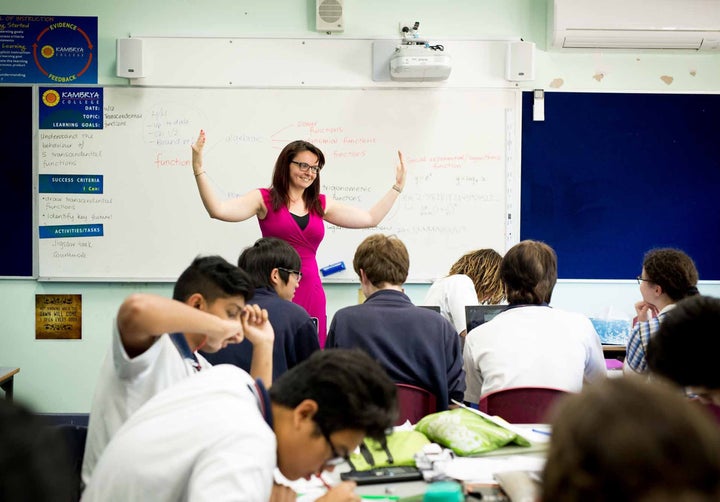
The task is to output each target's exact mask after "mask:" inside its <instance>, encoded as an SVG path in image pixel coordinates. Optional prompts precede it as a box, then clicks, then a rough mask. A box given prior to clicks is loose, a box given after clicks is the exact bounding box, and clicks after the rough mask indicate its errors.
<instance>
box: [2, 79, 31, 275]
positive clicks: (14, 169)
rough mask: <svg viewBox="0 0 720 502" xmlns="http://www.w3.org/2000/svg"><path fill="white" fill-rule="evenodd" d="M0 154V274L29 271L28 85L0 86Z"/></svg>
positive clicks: (29, 133) (29, 153)
mask: <svg viewBox="0 0 720 502" xmlns="http://www.w3.org/2000/svg"><path fill="white" fill-rule="evenodd" d="M0 110H2V112H3V117H4V119H3V121H2V127H1V128H0V131H1V132H2V138H3V143H4V144H5V148H4V149H3V155H2V157H0V159H1V160H0V169H1V170H2V181H0V214H2V216H3V222H4V224H3V227H4V231H3V237H4V241H5V242H4V243H3V244H2V245H0V276H10V277H31V276H32V275H33V253H32V246H33V235H32V231H33V220H32V215H33V187H32V173H33V170H32V151H33V150H32V137H33V129H32V88H31V87H29V86H27V87H6V86H0Z"/></svg>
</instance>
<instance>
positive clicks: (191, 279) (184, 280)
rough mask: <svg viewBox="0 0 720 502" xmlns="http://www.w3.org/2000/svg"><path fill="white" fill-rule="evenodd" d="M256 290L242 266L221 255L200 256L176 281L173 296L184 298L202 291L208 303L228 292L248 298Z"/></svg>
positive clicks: (176, 298)
mask: <svg viewBox="0 0 720 502" xmlns="http://www.w3.org/2000/svg"><path fill="white" fill-rule="evenodd" d="M254 292H255V290H254V288H253V286H252V283H251V280H250V277H249V276H248V275H247V273H245V271H244V270H243V269H241V268H239V267H236V266H235V265H233V264H232V263H229V262H228V261H227V260H226V259H225V258H223V257H221V256H198V257H197V258H195V259H194V260H193V262H192V263H191V264H190V266H189V267H188V268H186V269H185V271H184V272H183V273H182V274H180V277H179V278H178V280H177V282H175V288H174V289H173V299H175V300H178V301H181V302H184V301H185V300H187V299H188V298H189V297H190V296H192V295H194V294H195V293H200V294H201V295H203V298H205V300H206V301H207V302H208V303H212V302H214V301H215V300H217V299H218V298H227V297H229V296H242V297H244V298H245V301H248V300H250V299H251V298H252V296H253V294H254Z"/></svg>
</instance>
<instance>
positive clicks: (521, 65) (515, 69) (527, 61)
mask: <svg viewBox="0 0 720 502" xmlns="http://www.w3.org/2000/svg"><path fill="white" fill-rule="evenodd" d="M505 79H506V80H509V81H511V82H522V81H526V80H535V44H534V43H532V42H523V41H519V42H509V43H508V47H507V56H506V58H505Z"/></svg>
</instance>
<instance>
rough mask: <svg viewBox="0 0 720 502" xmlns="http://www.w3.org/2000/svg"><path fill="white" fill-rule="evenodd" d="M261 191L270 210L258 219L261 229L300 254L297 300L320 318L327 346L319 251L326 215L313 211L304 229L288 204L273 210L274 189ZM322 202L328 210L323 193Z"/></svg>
mask: <svg viewBox="0 0 720 502" xmlns="http://www.w3.org/2000/svg"><path fill="white" fill-rule="evenodd" d="M260 193H261V194H262V198H263V202H265V207H266V208H267V209H268V213H267V216H265V219H263V220H260V219H258V222H259V223H260V231H261V232H262V235H263V237H277V238H278V239H282V240H284V241H286V242H287V243H288V244H290V245H291V246H292V247H293V248H295V251H297V252H298V254H299V255H300V260H302V268H301V272H302V275H303V277H302V280H301V281H300V286H299V287H298V288H297V290H295V296H294V297H293V303H297V304H298V305H300V306H301V307H304V308H305V310H307V311H308V314H310V316H311V317H317V319H318V338H319V341H320V347H324V346H325V338H326V336H327V311H326V301H325V291H324V290H323V287H322V282H320V272H319V271H318V265H317V260H316V259H315V254H316V253H317V248H318V246H319V245H320V243H321V242H322V240H323V237H325V222H324V221H323V219H322V217H320V216H318V215H317V214H315V213H310V218H309V221H308V225H307V227H305V230H301V229H300V227H299V226H298V224H297V223H296V222H295V220H294V219H293V217H292V215H291V214H290V211H289V210H288V208H287V207H281V208H280V209H279V210H277V211H273V210H272V201H271V200H270V191H269V190H268V189H267V188H261V189H260ZM320 204H322V207H323V209H325V196H324V195H322V194H321V195H320Z"/></svg>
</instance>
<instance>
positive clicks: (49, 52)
mask: <svg viewBox="0 0 720 502" xmlns="http://www.w3.org/2000/svg"><path fill="white" fill-rule="evenodd" d="M40 54H42V55H43V57H44V58H46V59H50V58H51V57H53V56H54V55H55V49H54V48H53V47H52V46H51V45H43V48H42V49H40Z"/></svg>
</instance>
